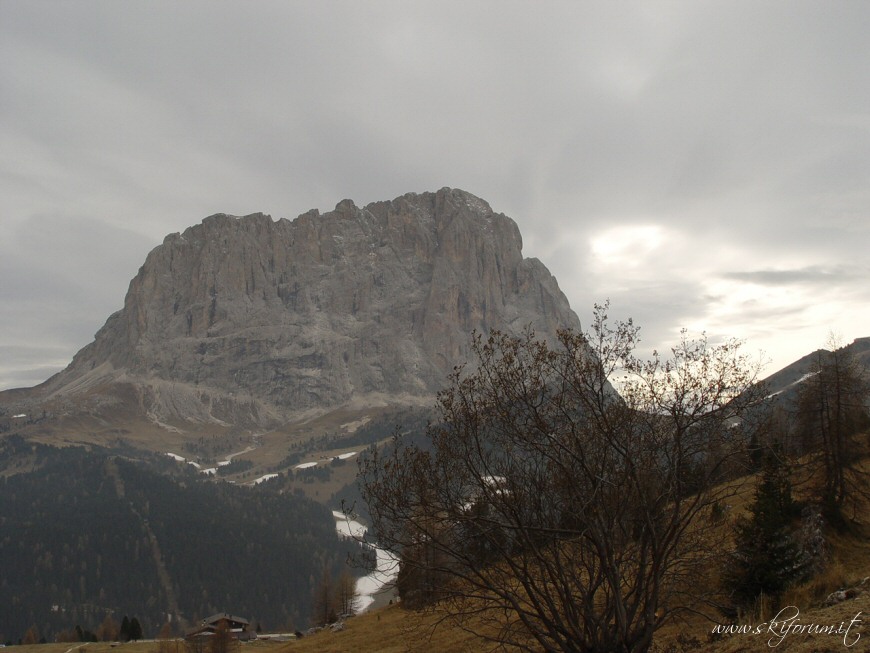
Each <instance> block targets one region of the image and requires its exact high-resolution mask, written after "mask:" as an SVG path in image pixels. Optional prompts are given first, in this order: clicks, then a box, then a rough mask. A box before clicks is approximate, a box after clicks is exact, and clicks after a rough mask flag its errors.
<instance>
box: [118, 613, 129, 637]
mask: <svg viewBox="0 0 870 653" xmlns="http://www.w3.org/2000/svg"><path fill="white" fill-rule="evenodd" d="M118 639H119V640H120V641H122V642H129V641H130V619H129V618H128V617H127V615H124V618H123V619H122V620H121V630H120V631H118Z"/></svg>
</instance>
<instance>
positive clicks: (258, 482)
mask: <svg viewBox="0 0 870 653" xmlns="http://www.w3.org/2000/svg"><path fill="white" fill-rule="evenodd" d="M270 478H278V475H277V474H264V475H263V476H261V477H260V478H258V479H256V480H255V481H254V482H253V483H252V485H259V484H260V483H262V482H263V481H268V480H269V479H270Z"/></svg>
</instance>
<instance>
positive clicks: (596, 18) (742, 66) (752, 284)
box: [0, 0, 870, 389]
mask: <svg viewBox="0 0 870 653" xmlns="http://www.w3.org/2000/svg"><path fill="white" fill-rule="evenodd" d="M868 32H870V3H868V2H863V1H854V2H840V1H833V0H832V1H821V0H819V1H817V2H802V1H801V0H794V1H788V2H785V1H783V2H757V1H756V0H752V1H740V0H725V1H722V2H704V1H703V0H692V1H687V2H654V1H645V2H637V3H633V2H600V3H590V2H582V1H577V2H546V1H542V2H512V1H510V0H498V1H492V2H487V1H471V2H469V1H468V0H463V1H462V2H453V1H450V0H438V1H437V2H426V1H419V2H405V1H393V2H386V1H385V2H379V1H367V2H359V1H346V2H343V1H337V0H336V1H333V0H324V1H323V2H302V1H298V2H294V1H290V0H281V1H280V2H279V1H269V0H259V1H257V2H250V1H238V2H229V1H226V0H208V1H205V2H197V1H194V0H186V1H185V2H177V1H175V0H172V1H162V0H149V1H147V2H146V1H143V0H126V1H125V2H117V1H116V0H104V1H94V0H76V1H74V2H73V1H64V0H52V1H40V0H0V316H2V320H0V389H3V388H10V387H19V386H30V385H35V384H37V383H39V382H41V381H43V380H45V379H46V378H48V377H49V376H50V375H51V374H53V373H55V372H57V371H59V370H60V369H62V368H63V367H65V366H66V365H67V364H68V363H69V362H70V360H71V359H72V356H73V355H74V354H75V352H76V351H77V350H79V349H80V348H81V347H83V346H84V345H86V344H87V343H89V342H90V341H91V340H93V336H94V334H95V332H96V331H97V330H98V329H99V328H100V327H101V326H102V325H103V323H104V322H105V320H106V318H108V316H109V315H110V314H111V313H113V312H115V311H117V310H119V309H120V308H121V307H122V306H123V301H124V294H125V293H126V290H127V286H128V284H129V282H130V280H131V279H132V278H133V276H135V274H136V272H137V271H138V268H139V267H140V266H141V265H142V263H143V262H144V260H145V256H146V255H147V253H148V252H149V251H150V250H151V249H153V248H154V247H156V246H158V245H159V244H160V243H161V242H162V241H163V238H164V236H166V235H167V234H169V233H173V232H179V231H183V230H184V229H185V228H187V227H189V226H191V225H194V224H197V223H199V222H200V221H201V220H202V219H203V218H205V217H206V216H209V215H211V214H214V213H230V214H234V215H246V214H249V213H254V212H258V211H262V212H264V213H268V214H270V215H271V216H272V217H273V218H274V219H276V220H277V219H278V218H290V219H293V218H295V217H296V216H297V215H299V214H301V213H304V212H306V211H308V210H309V209H312V208H317V209H319V210H321V211H322V212H323V211H328V210H331V209H332V208H333V207H334V206H335V205H336V204H337V203H338V202H339V201H341V200H342V199H345V198H349V199H352V200H354V202H355V203H356V204H357V205H358V206H363V205H365V204H368V203H369V202H373V201H379V200H389V199H393V198H395V197H398V196H400V195H403V194H405V193H408V192H425V191H435V190H438V189H439V188H442V187H445V186H449V187H454V188H461V189H463V190H466V191H468V192H471V193H473V194H475V195H477V196H479V197H482V198H483V199H485V200H486V201H488V202H489V203H490V205H491V206H492V207H493V209H494V210H495V211H497V212H501V213H505V214H506V215H508V216H510V217H511V218H513V219H514V220H515V221H516V222H517V224H518V225H519V228H520V231H521V233H522V235H523V241H524V248H523V253H524V255H525V256H532V257H537V258H539V259H540V260H541V261H542V262H543V263H544V264H545V265H546V266H547V267H548V268H549V270H550V271H551V272H552V273H553V275H554V276H555V277H556V278H557V279H558V281H559V284H560V287H561V288H562V290H563V291H564V292H565V294H566V296H567V297H568V299H569V301H570V303H571V306H572V307H573V308H574V310H575V311H576V312H577V314H578V315H579V317H580V319H581V322H582V323H583V324H584V325H586V324H588V323H589V321H590V318H591V314H592V306H593V304H594V303H595V302H603V301H605V300H607V299H609V300H610V304H611V311H610V314H611V316H612V317H617V318H627V317H632V318H633V320H634V322H635V323H636V324H637V325H639V326H640V327H641V331H640V336H641V339H642V343H641V347H642V350H641V353H645V352H649V351H650V350H652V349H658V350H659V351H663V352H666V351H667V350H668V348H669V347H670V346H672V345H673V344H674V343H675V342H676V340H677V338H678V337H679V333H680V330H681V328H686V329H688V330H689V332H690V333H692V334H698V333H701V332H705V333H706V334H707V336H708V338H709V339H710V341H711V342H717V341H719V340H721V339H723V338H730V337H736V338H740V339H743V340H744V342H745V345H744V349H745V351H746V352H747V353H749V354H752V355H758V356H760V357H762V358H763V359H764V360H766V361H768V365H767V367H766V368H765V373H773V372H775V371H776V370H778V369H780V368H782V367H784V366H785V365H787V364H789V363H791V362H792V361H794V360H796V359H798V358H800V357H801V356H803V355H805V354H808V353H810V352H811V351H814V350H815V349H818V348H819V347H823V346H825V345H826V343H827V342H828V341H829V340H830V339H831V336H832V335H833V336H834V337H835V338H836V339H838V340H839V341H840V342H842V343H848V342H851V341H852V340H853V339H854V338H857V337H864V336H870V256H868V246H870V39H868V38H867V34H868Z"/></svg>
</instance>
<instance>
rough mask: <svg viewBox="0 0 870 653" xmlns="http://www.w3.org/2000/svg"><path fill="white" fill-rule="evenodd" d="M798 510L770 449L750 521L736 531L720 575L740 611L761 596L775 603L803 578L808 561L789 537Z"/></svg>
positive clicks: (783, 467) (783, 466)
mask: <svg viewBox="0 0 870 653" xmlns="http://www.w3.org/2000/svg"><path fill="white" fill-rule="evenodd" d="M798 510H799V506H798V504H797V503H796V502H795V501H794V499H793V498H792V494H791V480H790V478H789V469H788V465H787V464H786V462H785V460H784V459H783V457H782V455H781V452H780V450H779V448H778V447H774V448H773V449H771V450H768V452H767V453H766V455H765V458H764V467H763V469H762V473H761V477H760V478H759V480H758V483H757V485H756V487H755V499H754V501H753V503H752V505H751V506H750V508H749V512H750V517H749V518H748V519H744V520H742V521H740V522H738V523H737V525H736V526H735V528H736V531H737V532H736V541H737V547H736V549H735V551H734V552H733V553H732V554H731V558H730V560H729V562H728V565H727V567H726V569H725V575H724V579H725V584H726V586H727V587H728V588H729V589H730V590H731V591H732V592H733V595H734V597H735V599H736V601H737V603H738V604H739V605H743V606H747V605H750V604H751V603H752V602H753V601H755V599H756V598H757V597H758V596H759V595H760V594H762V593H764V594H766V595H769V596H774V597H778V596H779V595H780V594H782V592H783V590H785V589H786V587H788V586H789V585H790V584H791V583H793V582H794V581H796V580H799V579H800V578H801V577H803V576H804V575H805V573H806V571H807V569H808V563H809V561H808V560H807V558H806V556H805V555H804V552H803V551H802V549H801V546H800V544H799V543H798V541H797V540H796V539H795V537H794V536H793V534H792V533H793V530H792V522H793V520H794V519H795V517H796V516H797V513H798Z"/></svg>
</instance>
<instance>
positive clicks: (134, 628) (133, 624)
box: [130, 617, 142, 642]
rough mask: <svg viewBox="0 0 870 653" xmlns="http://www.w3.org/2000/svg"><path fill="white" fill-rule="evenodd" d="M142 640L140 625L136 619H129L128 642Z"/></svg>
mask: <svg viewBox="0 0 870 653" xmlns="http://www.w3.org/2000/svg"><path fill="white" fill-rule="evenodd" d="M140 639H142V624H140V623H139V620H138V619H137V618H136V617H133V618H132V619H130V640H131V641H133V642H135V641H138V640H140Z"/></svg>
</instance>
